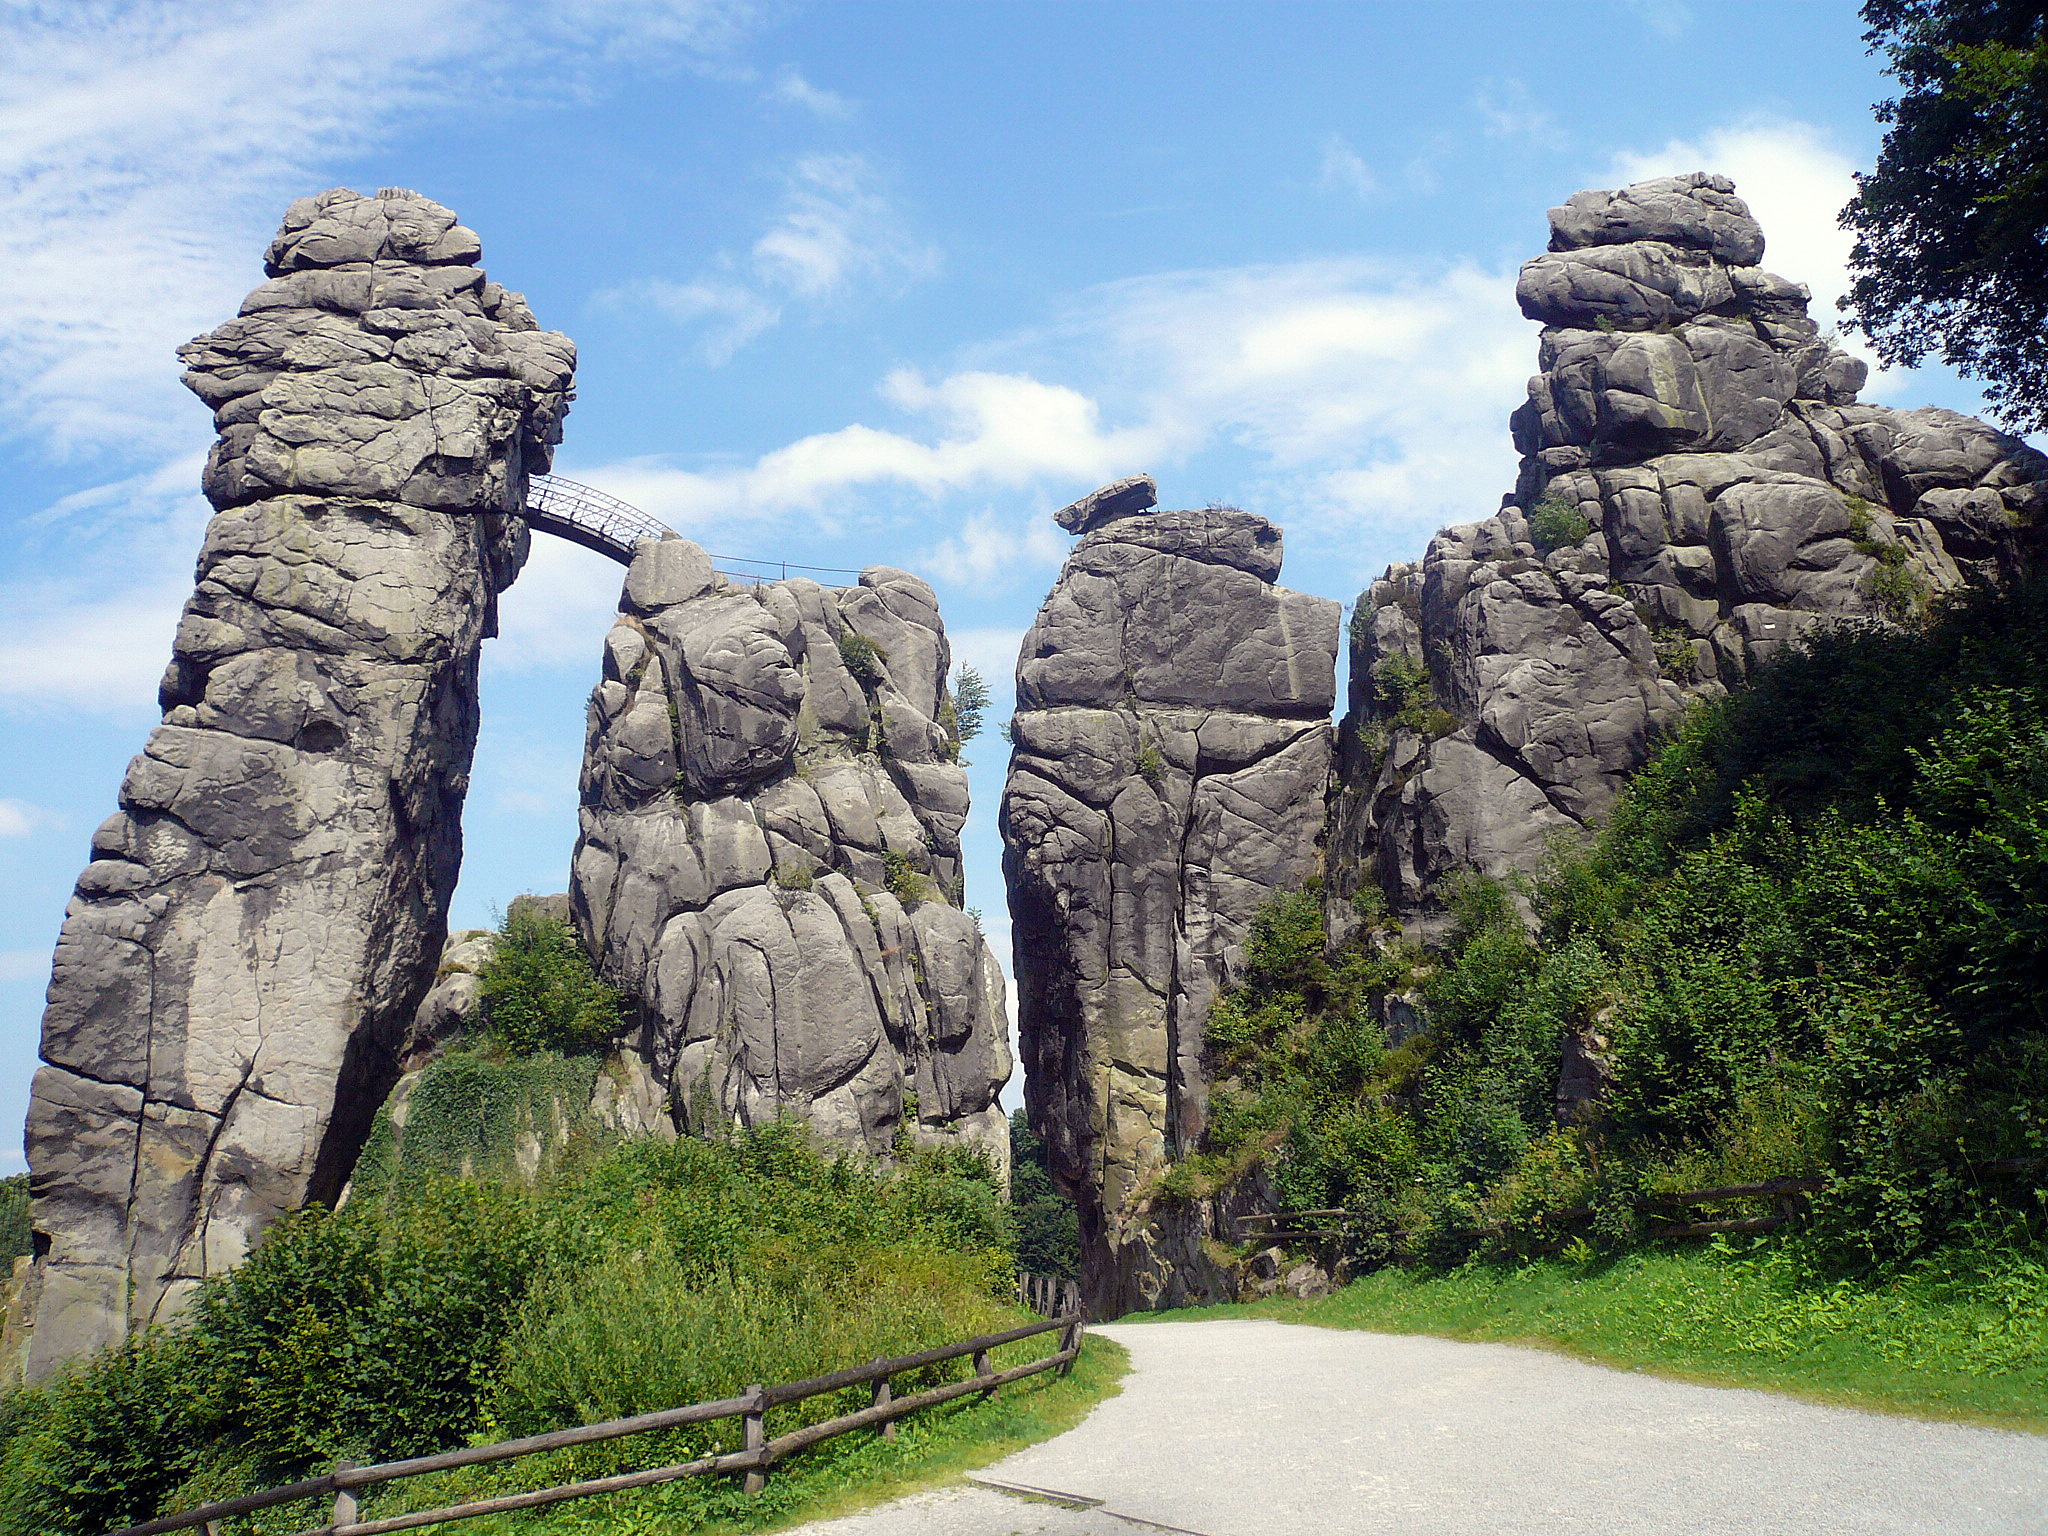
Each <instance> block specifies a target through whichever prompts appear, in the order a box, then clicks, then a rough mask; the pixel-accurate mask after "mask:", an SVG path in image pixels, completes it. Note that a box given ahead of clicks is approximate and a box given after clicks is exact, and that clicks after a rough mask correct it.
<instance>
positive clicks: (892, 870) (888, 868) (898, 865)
mask: <svg viewBox="0 0 2048 1536" xmlns="http://www.w3.org/2000/svg"><path fill="white" fill-rule="evenodd" d="M882 869H883V871H884V875H883V878H884V879H885V880H886V882H887V886H888V891H889V894H890V895H891V896H894V897H895V898H896V899H897V900H898V901H900V902H902V903H903V905H904V906H906V907H914V906H916V905H917V904H918V903H919V902H921V901H930V900H932V882H931V877H930V876H928V875H925V874H922V873H920V872H919V870H918V868H917V866H916V865H915V864H912V863H911V862H910V857H909V855H907V854H902V853H898V852H897V851H896V850H895V849H894V848H885V849H883V850H882Z"/></svg>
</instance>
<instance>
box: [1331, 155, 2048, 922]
mask: <svg viewBox="0 0 2048 1536" xmlns="http://www.w3.org/2000/svg"><path fill="white" fill-rule="evenodd" d="M1763 255H1764V234H1763V230H1762V229H1761V228H1760V227H1759V226H1758V224H1757V223H1756V221H1755V220H1754V219H1753V218H1751V217H1750V213H1749V209H1748V207H1747V205H1745V204H1744V203H1743V201H1742V199H1741V198H1739V197H1737V196H1736V195H1735V184H1734V183H1733V182H1731V181H1729V180H1728V179H1727V178H1726V177H1724V176H1714V175H1708V174H1705V173H1698V172H1696V173H1693V174H1691V175H1686V176H1667V177H1662V178H1659V179H1658V180H1655V181H1645V182H1639V183H1637V184H1636V185H1634V186H1630V187H1624V188H1622V189H1620V190H1619V191H1588V192H1580V193H1578V194H1576V195H1575V196H1574V197H1572V199H1571V200H1570V201H1569V202H1567V203H1566V204H1565V205H1564V206H1562V207H1559V208H1553V209H1551V210H1550V248H1549V250H1548V251H1546V252H1545V253H1543V254H1542V255H1539V256H1537V257H1535V258H1534V259H1533V260H1531V261H1530V262H1529V263H1528V264H1527V265H1526V266H1524V267H1523V268H1522V273H1521V279H1520V281H1519V283H1518V284H1517V285H1516V290H1515V291H1516V296H1517V298H1518V299H1519V300H1520V302H1521V306H1522V313H1523V314H1525V315H1526V316H1528V317H1529V318H1530V319H1531V320H1535V321H1539V322H1541V324H1542V326H1543V331H1542V335H1541V338H1540V341H1539V345H1538V351H1537V364H1538V367H1539V369H1540V370H1541V371H1540V372H1539V373H1538V374H1537V375H1536V376H1535V377H1534V378H1532V379H1531V380H1530V381H1529V398H1528V401H1527V402H1526V403H1525V404H1524V405H1523V406H1522V407H1521V408H1520V409H1519V410H1517V411H1516V412H1515V414H1514V418H1513V422H1512V426H1513V430H1514V436H1515V446H1516V448H1517V449H1518V450H1519V451H1520V452H1521V455H1522V465H1521V473H1520V476H1519V478H1518V481H1517V484H1516V487H1515V490H1514V491H1513V492H1512V493H1511V494H1510V495H1509V496H1508V497H1507V498H1506V500H1505V502H1504V504H1503V505H1502V507H1501V509H1500V510H1499V511H1498V512H1496V513H1495V514H1494V515H1493V516H1491V517H1488V518H1486V519H1485V520H1483V521H1480V522H1475V523H1468V524H1463V525H1461V526H1458V527H1454V528H1446V529H1445V530H1444V531H1443V532H1441V533H1439V534H1438V535H1437V536H1436V537H1435V538H1434V539H1433V540H1431V541H1430V545H1429V549H1428V552H1427V553H1426V554H1425V555H1424V556H1423V558H1422V559H1421V560H1420V561H1417V562H1414V563H1412V564H1401V565H1395V566H1392V567H1390V568H1389V569H1388V570H1387V573H1386V574H1385V575H1384V576H1383V577H1381V579H1380V580H1379V581H1377V582H1375V583H1373V585H1372V587H1371V588H1370V589H1369V590H1368V591H1367V592H1366V593H1365V594H1364V595H1363V596H1361V597H1360V599H1359V603H1358V611H1357V616H1356V617H1355V618H1354V619H1353V621H1352V631H1351V634H1352V648H1351V708H1350V712H1349V713H1348V714H1347V715H1346V717H1345V722H1344V731H1343V764H1342V768H1341V770H1340V771H1341V776H1342V779H1343V787H1342V792H1341V793H1340V794H1339V795H1338V796H1337V812H1336V826H1335V828H1334V830H1333V834H1332V839H1331V842H1332V854H1333V858H1332V870H1331V875H1332V879H1331V894H1332V896H1333V898H1336V899H1335V900H1333V902H1332V904H1331V912H1332V916H1333V918H1334V919H1335V920H1336V922H1335V925H1336V926H1339V927H1341V925H1342V923H1343V922H1344V921H1345V914H1346V913H1348V911H1349V907H1348V905H1347V904H1346V903H1345V901H1344V900H1343V898H1346V897H1349V896H1350V895H1351V894H1352V893H1353V891H1354V890H1355V889H1356V888H1357V887H1358V886H1360V885H1365V884H1376V885H1378V886H1379V888H1380V889H1381V891H1382V893H1383V894H1384V896H1385V897H1386V899H1387V900H1388V901H1389V902H1390V903H1391V904H1392V906H1393V908H1394V910H1395V911H1396V912H1398V913H1400V914H1401V915H1402V916H1403V917H1405V918H1408V919H1411V920H1413V921H1414V923H1415V926H1416V927H1417V928H1418V929H1419V931H1421V932H1423V933H1425V934H1427V933H1429V932H1431V931H1433V930H1434V929H1435V928H1437V927H1439V926H1440V925H1441V923H1442V921H1443V910H1442V901H1441V898H1440V894H1439V892H1440V887H1441V884H1442V882H1443V880H1444V878H1445V877H1446V876H1449V875H1453V874H1457V873H1460V872H1464V871H1471V872H1478V873H1482V874H1485V875H1489V876H1496V877H1506V876H1513V875H1516V874H1528V873H1533V872H1534V871H1535V870H1537V869H1538V868H1539V867H1541V865H1542V863H1543V860H1544V858H1545V856H1546V848H1547V846H1548V845H1549V844H1550V842H1551V841H1552V840H1553V839H1556V838H1558V837H1560V836H1562V837H1565V838H1576V837H1577V836H1579V835H1581V834H1582V833H1583V832H1584V831H1585V830H1586V829H1588V828H1589V827H1593V826H1596V825H1598V823H1599V822H1600V821H1601V820H1602V819H1603V818H1604V817H1605V816H1606V814H1607V813H1608V811H1609V810H1610V809H1611V807H1612V806H1613V804H1614V798H1615V796H1616V795H1617V794H1618V793H1619V792H1620V790H1621V788H1622V786H1623V785H1624V784H1625V783H1626V782H1627V780H1628V777H1629V775H1630V774H1632V773H1633V772H1634V771H1635V770H1636V769H1637V768H1639V767H1641V766H1642V765H1643V763H1645V762H1646V761H1647V760H1648V759H1649V756H1650V754H1651V753H1652V752H1653V751H1654V750H1655V749H1656V747H1657V744H1658V742H1659V741H1660V739H1661V738H1662V737H1663V736H1664V735H1665V733H1666V732H1668V731H1669V730H1670V729H1671V728H1672V726H1673V725H1674V724H1675V723H1676V722H1677V720H1678V718H1679V716H1680V715H1681V714H1682V713H1683V711H1684V709H1685V707H1686V706H1687V705H1688V704H1689V703H1691V702H1692V701H1694V700H1696V699H1700V698H1709V697H1713V696H1715V695H1717V694H1719V693H1721V692H1723V691H1725V690H1726V689H1728V688H1730V687H1732V686H1734V685H1736V684H1737V683H1738V682H1739V681H1740V680H1741V679H1742V678H1743V677H1744V676H1745V675H1746V674H1747V672H1748V671H1749V669H1750V668H1751V667H1753V666H1755V665H1756V664H1757V663H1758V662H1759V661H1762V660H1763V659H1765V658H1767V657H1768V656H1770V655H1771V654H1772V652H1774V651H1775V650H1777V649H1778V648H1779V647H1781V646H1783V645H1784V644H1786V643H1787V642H1788V641H1791V640H1794V639H1796V638H1797V637H1798V636H1799V635H1800V634H1802V633H1804V632H1805V631H1806V630H1807V629H1809V628H1810V627H1811V626H1813V625H1815V624H1820V623H1825V622H1827V621H1829V620H1840V619H1851V620H1860V621H1864V622H1883V621H1906V620H1910V619H1911V618H1912V617H1913V616H1914V615H1915V614H1916V613H1918V612H1920V611H1923V610H1924V609H1925V607H1926V605H1927V603H1928V601H1929V600H1930V599H1931V598H1932V597H1934V596H1935V595H1936V594H1938V593H1940V592H1941V591H1943V590H1946V589H1949V588H1953V587H1956V586H1958V585H1960V584H1962V583H1964V582H1967V581H1996V580H2001V579H2004V578H2005V577H2007V576H2009V575H2011V573H2012V572H2013V571H2015V570H2017V569H2018V568H2019V566H2020V565H2021V564H2022V563H2024V562H2025V560H2026V559H2027V558H2029V550H2030V547H2031V545H2032V544H2033V543H2035V542H2037V541H2038V538H2039V534H2038V532H2037V531H2035V529H2036V527H2037V525H2038V520H2039V519H2040V517H2041V515H2042V513H2043V512H2044V511H2048V459H2044V458H2043V456H2042V455H2041V454H2039V453H2037V452H2035V451H2034V450H2033V449H2031V448H2029V447H2027V446H2026V445H2025V444H2024V443H2021V442H2019V441H2017V440H2016V439H2014V438H2011V437H2007V436H2005V435H2003V434H2002V433H1999V432H1996V431H1994V430H1992V429H1991V428H1990V427H1987V426H1985V425H1984V424H1983V423H1982V422H1980V421H1975V420H1973V419H1971V418H1970V417H1967V416H1959V415H1957V414H1956V413H1955V412H1953V411H1944V410H1936V409H1924V410H1917V411H1900V410H1891V409H1888V408H1885V407H1882V406H1870V405H1859V404H1857V403H1856V394H1857V391H1858V390H1859V389H1860V388H1861V387H1862V385H1863V382H1864V372H1865V370H1864V366H1863V364H1862V363H1860V362H1858V361H1857V360H1855V359H1854V358H1851V357H1849V356H1848V355H1846V354H1845V353H1844V352H1843V351H1842V350H1841V349H1840V348H1839V347H1838V346H1836V345H1835V344H1834V341H1833V340H1832V338H1831V337H1829V336H1826V335H1823V334H1822V333H1821V330H1820V327H1819V326H1818V325H1817V324H1816V323H1815V322H1814V321H1813V320H1812V319H1811V318H1810V317H1809V316H1808V314H1807V312H1806V308H1807V302H1808V294H1807V290H1806V289H1805V288H1804V287H1803V286H1802V285H1800V284H1797V283H1792V282H1787V281H1786V280H1785V279H1784V278H1782V277H1778V276H1775V275H1774V274H1772V273H1770V272H1768V271H1766V270H1765V269H1764V268H1763V266H1762V265H1761V263H1762V261H1763Z"/></svg>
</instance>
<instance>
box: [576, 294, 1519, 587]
mask: <svg viewBox="0 0 2048 1536" xmlns="http://www.w3.org/2000/svg"><path fill="white" fill-rule="evenodd" d="M990 350H991V352H992V353H994V354H997V355H1001V354H1003V353H1005V352H1008V353H1009V354H1011V355H1013V356H1015V357H1018V358H1020V359H1021V358H1024V357H1028V358H1029V359H1030V364H1029V366H1028V368H1012V369H1007V370H997V369H994V368H982V369H963V370H961V371H959V372H955V373H950V374H946V375H943V376H941V377H937V378H932V377H929V376H927V375H925V374H922V373H918V372H914V371H908V370H905V371H899V372H897V373H894V374H891V375H890V376H889V377H888V378H886V379H885V380H884V381H883V382H882V385H881V388H880V391H879V395H880V401H879V404H880V405H881V407H882V408H883V409H884V410H885V411H887V412H892V413H893V414H894V415H895V417H896V420H894V421H893V422H889V423H887V424H884V425H871V424H868V423H866V422H859V423H854V424H851V425H848V426H844V427H840V428H838V429H836V430H833V431H827V432H819V433H815V434H812V435H810V436H807V437H804V438H801V439H799V440H798V441H796V442H793V443H790V444H788V445H786V446H784V447H781V448H777V449H775V450H773V451H771V452H769V453H767V454H764V455H762V456H761V457H759V458H758V459H756V460H754V461H753V462H752V463H748V464H739V465H726V466H716V467H708V468H707V467H691V466H683V465H678V464H674V463H672V462H667V461H661V460H652V459H636V460H629V461H623V462H618V463H613V464H610V465H604V466H598V467H595V468H589V469H583V470H580V471H578V472H577V473H578V478H581V479H587V480H590V481H592V482H593V483H595V484H598V485H601V486H603V487H604V488H605V489H606V490H608V491H611V492H612V493H613V494H615V495H618V496H621V497H624V498H625V499H626V500H628V501H631V502H633V503H635V504H636V505H639V506H642V507H645V508H646V509H647V510H649V511H651V512H654V513H655V514H657V515H659V516H661V517H663V518H665V519H667V520H668V521H669V522H671V523H672V524H673V526H675V527H676V528H678V529H679V530H681V531H683V532H685V533H697V532H700V531H702V530H707V529H718V530H720V531H724V530H727V529H733V528H735V527H752V528H765V527H772V526H776V525H788V524H790V523H791V522H793V521H794V522H799V523H809V524H810V525H811V526H813V527H815V528H818V529H822V530H827V531H838V530H840V529H843V528H845V527H847V526H849V525H857V524H870V525H873V524H883V523H890V522H894V523H896V524H897V525H900V526H907V525H909V524H910V523H911V522H912V520H914V519H917V518H922V517H928V516H929V511H928V508H929V507H930V505H931V504H932V502H933V501H935V500H937V499H939V498H942V497H959V496H962V495H972V496H977V497H982V498H991V497H995V498H996V499H995V500H994V501H993V502H992V503H991V504H990V505H989V506H986V507H984V509H983V510H981V511H978V512H976V513H975V514H973V515H972V516H970V517H969V518H967V519H966V520H965V521H964V522H963V523H962V524H960V525H959V526H957V527H955V528H954V529H952V530H950V531H949V532H947V533H946V534H945V535H944V536H943V537H940V538H938V539H936V540H935V541H933V542H932V543H931V544H929V545H928V546H927V547H926V550H925V554H924V557H923V558H924V559H925V560H926V561H927V562H928V564H929V568H930V569H932V570H933V571H934V572H935V573H936V574H938V575H940V576H942V577H943V578H945V579H947V580H948V581H953V582H958V583H962V584H980V583H987V582H998V581H1006V580H1007V579H1008V576H1009V573H1010V572H1011V571H1012V570H1014V569H1017V568H1019V565H1020V563H1021V564H1022V565H1023V568H1027V569H1028V568H1029V565H1030V564H1031V563H1034V562H1036V563H1042V564H1046V565H1049V564H1051V563H1053V562H1054V561H1056V559H1057V558H1058V554H1059V550H1058V549H1057V548H1055V547H1053V546H1054V545H1055V544H1056V543H1057V541H1056V540H1054V539H1053V537H1052V535H1051V534H1050V525H1049V524H1045V523H1044V518H1043V513H1044V510H1045V509H1046V508H1047V507H1050V506H1053V505H1057V504H1058V501H1059V500H1063V499H1065V498H1066V497H1067V496H1069V495H1072V494H1074V493H1076V492H1079V491H1084V490H1087V489H1088V488H1089V487H1090V486H1093V485H1097V484H1100V483H1102V482H1103V481H1105V480H1108V479H1111V478H1114V477H1115V476H1117V475H1123V474H1129V473H1132V472H1134V471H1137V470H1146V469H1149V470H1154V471H1161V470H1169V469H1171V467H1172V466H1174V465H1176V464H1180V463H1183V462H1185V461H1187V460H1188V459H1189V458H1190V457H1192V456H1193V455H1195V454H1198V453H1201V452H1204V451H1207V450H1212V449H1236V450H1241V451H1243V452H1246V453H1248V454H1249V455H1250V456H1251V459H1252V461H1253V463H1254V465H1255V466H1256V469H1255V473H1256V474H1258V475H1259V476H1261V477H1263V480H1264V483H1265V484H1266V485H1267V486H1268V488H1269V489H1270V490H1271V491H1272V492H1273V493H1274V496H1275V499H1276V500H1277V501H1279V502H1280V503H1281V504H1283V505H1285V506H1286V507H1287V508H1288V511H1287V520H1288V522H1289V524H1290V528H1291V529H1295V530H1298V531H1303V532H1307V533H1309V534H1310V535H1311V536H1312V537H1323V538H1327V539H1329V540H1331V541H1333V542H1342V541H1343V540H1344V539H1346V538H1347V537H1349V536H1351V535H1354V534H1355V533H1356V532H1357V531H1358V530H1360V529H1361V528H1366V527H1372V528H1379V529H1382V530H1399V531H1400V532H1401V533H1402V534H1403V536H1407V535H1410V534H1414V535H1417V536H1421V535H1426V534H1427V533H1428V532H1429V531H1430V530H1432V529H1434V528H1435V527H1437V526H1439V525H1440V524H1441V523H1443V522H1446V521H1464V520H1468V519H1471V518H1475V517H1479V516H1483V515H1485V513H1486V512H1488V511H1490V510H1491V509H1492V508H1493V507H1494V506H1495V505H1497V504H1498V500H1499V497H1500V494H1501V492H1502V491H1503V490H1505V489H1507V488H1508V487H1509V486H1510V485H1511V484H1512V481H1513V475H1514V454H1513V450H1512V448H1511V447H1510V445H1509V443H1508V437H1507V431H1506V418H1507V415H1508V413H1509V411H1511V410H1512V409H1513V408H1514V407H1515V405H1517V404H1518V403H1519V402H1520V400H1521V398H1522V389H1523V383H1524V381H1525V380H1526V378H1527V376H1528V373H1529V371H1530V367H1531V364H1532V362H1533V360H1534V356H1535V333H1534V329H1533V327H1531V326H1530V325H1528V323H1527V322H1525V321H1524V320H1522V318H1521V316H1520V315H1519V314H1518V313H1517V311H1516V308H1515V304H1514V277H1513V274H1512V273H1510V272H1489V271H1484V270H1481V269H1478V268H1475V267H1470V266H1459V267H1453V268H1449V269H1446V270H1443V271H1440V272H1438V273H1436V274H1433V275H1425V276H1418V275H1417V274H1416V273H1415V272H1413V271H1412V270H1411V269H1407V268H1401V267H1395V266H1392V265H1382V264H1379V263H1373V262H1363V261H1320V262H1301V263H1289V264H1281V265H1275V266H1269V267H1251V268H1231V269H1225V270H1220V271H1198V272H1187V273H1174V274H1167V275H1163V276H1158V277H1151V278H1143V279H1135V280H1132V281H1128V282H1124V283H1117V284H1111V285H1108V286H1105V287H1102V288H1099V289H1096V290H1093V291H1092V292H1090V293H1088V294H1086V295H1084V296H1082V297H1081V299H1080V300H1078V301H1077V302H1076V303H1075V304H1074V305H1073V306H1072V307H1071V308H1070V309H1069V310H1068V311H1067V312H1066V313H1065V314H1063V315H1061V316H1060V317H1058V319H1057V321H1056V323H1055V324H1054V325H1052V326H1051V327H1050V328H1048V330H1046V331H1045V332H1043V333H1040V334H1036V335H1033V336H1030V337H1023V338H1017V339H1015V340H1014V341H1013V342H1011V343H1008V344H1005V345H1003V346H998V347H994V348H991V349H990ZM1054 380H1060V382H1054ZM1020 491H1022V492H1029V493H1030V494H1029V496H1028V497H1019V496H1017V495H1016V494H1014V493H1016V492H1020ZM1005 492H1007V493H1011V494H1009V495H1007V496H998V495H997V493H1005ZM1172 494H1173V493H1172V492H1171V491H1169V492H1168V499H1169V500H1171V497H1172ZM906 498H908V500H907V501H906ZM1027 503H1028V504H1029V505H1031V506H1032V507H1033V508H1034V510H1032V511H1030V512H1028V513H1026V512H1024V511H1022V510H1020V509H1021V508H1022V507H1023V506H1024V505H1026V504H1027ZM999 509H1010V510H999ZM1013 518H1014V520H1013Z"/></svg>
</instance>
